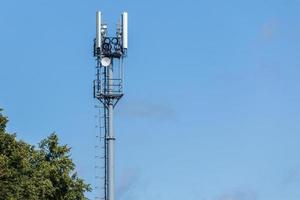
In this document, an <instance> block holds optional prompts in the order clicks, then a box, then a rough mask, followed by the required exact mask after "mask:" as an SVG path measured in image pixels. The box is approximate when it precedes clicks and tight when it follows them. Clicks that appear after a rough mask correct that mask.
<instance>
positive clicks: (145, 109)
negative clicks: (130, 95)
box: [120, 100, 176, 120]
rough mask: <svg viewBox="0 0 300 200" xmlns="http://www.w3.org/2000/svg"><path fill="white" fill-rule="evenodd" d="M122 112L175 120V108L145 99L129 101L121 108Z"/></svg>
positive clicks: (141, 116) (136, 116) (129, 114)
mask: <svg viewBox="0 0 300 200" xmlns="http://www.w3.org/2000/svg"><path fill="white" fill-rule="evenodd" d="M120 114H122V115H126V116H129V117H135V118H152V119H158V120H174V119H175V118H176V115H175V111H174V109H173V108H172V107H171V106H170V105H168V104H165V103H162V102H159V103H158V102H150V101H145V100H139V101H129V102H127V103H126V104H125V105H124V106H123V107H121V108H120Z"/></svg>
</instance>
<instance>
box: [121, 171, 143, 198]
mask: <svg viewBox="0 0 300 200" xmlns="http://www.w3.org/2000/svg"><path fill="white" fill-rule="evenodd" d="M139 177H140V175H139V171H138V170H134V169H126V170H123V171H122V173H121V176H120V179H119V183H118V184H117V187H116V199H118V200H121V199H134V198H133V197H134V196H135V194H134V188H135V184H136V183H137V182H138V179H139Z"/></svg>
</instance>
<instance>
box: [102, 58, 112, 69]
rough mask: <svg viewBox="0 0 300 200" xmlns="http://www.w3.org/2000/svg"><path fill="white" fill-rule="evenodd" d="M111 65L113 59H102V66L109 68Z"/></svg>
mask: <svg viewBox="0 0 300 200" xmlns="http://www.w3.org/2000/svg"><path fill="white" fill-rule="evenodd" d="M110 63H111V59H110V58H109V57H103V58H101V65H102V66H104V67H108V66H109V65H110Z"/></svg>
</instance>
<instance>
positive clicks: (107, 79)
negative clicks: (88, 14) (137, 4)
mask: <svg viewBox="0 0 300 200" xmlns="http://www.w3.org/2000/svg"><path fill="white" fill-rule="evenodd" d="M107 33H108V31H107V25H106V24H104V23H103V20H102V15H101V12H100V11H97V12H96V38H95V40H94V57H95V58H96V79H95V80H94V98H95V99H97V100H98V102H99V103H100V104H101V106H98V107H97V108H98V109H99V113H100V114H99V116H98V117H99V126H97V127H100V128H99V130H100V133H99V135H98V136H97V137H96V138H97V139H98V140H99V141H100V142H101V145H102V149H103V150H104V151H103V155H102V156H101V155H97V156H96V157H97V158H103V165H104V166H103V167H102V169H103V182H102V184H103V193H102V194H103V195H102V197H98V196H96V197H95V199H99V198H101V199H103V200H115V197H114V196H115V184H114V181H115V172H114V165H115V164H114V145H115V142H114V141H115V137H114V130H113V114H114V107H115V106H116V105H117V103H118V101H119V100H120V99H121V98H122V96H123V95H124V93H123V58H124V57H125V56H126V55H127V48H128V14H127V12H123V13H122V15H121V24H120V27H117V32H116V36H114V37H109V36H107ZM115 61H117V62H115ZM117 63H118V65H117ZM95 168H96V170H98V169H99V170H100V169H101V168H100V167H98V166H96V167H95ZM96 177H99V176H96ZM97 188H98V187H96V189H97Z"/></svg>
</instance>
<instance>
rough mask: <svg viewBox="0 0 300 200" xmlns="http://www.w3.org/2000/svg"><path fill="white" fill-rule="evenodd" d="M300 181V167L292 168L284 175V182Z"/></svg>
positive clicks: (288, 183)
mask: <svg viewBox="0 0 300 200" xmlns="http://www.w3.org/2000/svg"><path fill="white" fill-rule="evenodd" d="M299 182H300V170H299V168H292V169H290V170H289V171H288V172H287V173H286V174H285V175H284V177H283V180H282V184H283V185H290V184H292V183H299Z"/></svg>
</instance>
